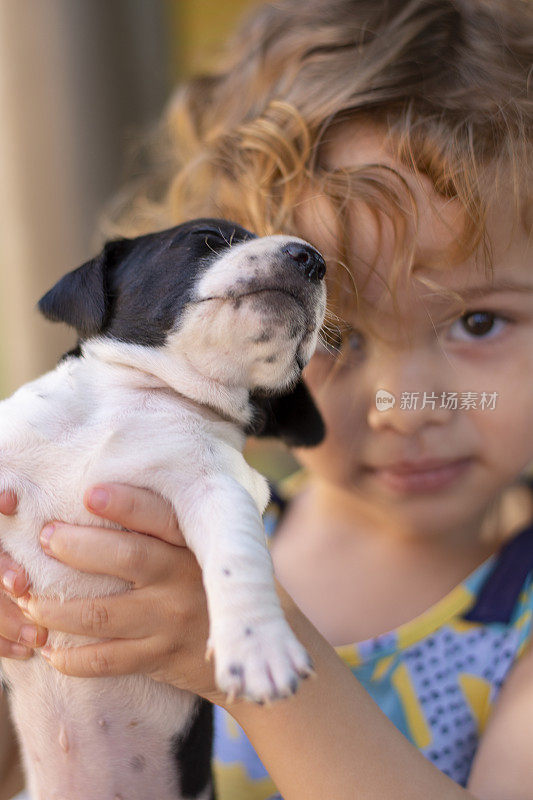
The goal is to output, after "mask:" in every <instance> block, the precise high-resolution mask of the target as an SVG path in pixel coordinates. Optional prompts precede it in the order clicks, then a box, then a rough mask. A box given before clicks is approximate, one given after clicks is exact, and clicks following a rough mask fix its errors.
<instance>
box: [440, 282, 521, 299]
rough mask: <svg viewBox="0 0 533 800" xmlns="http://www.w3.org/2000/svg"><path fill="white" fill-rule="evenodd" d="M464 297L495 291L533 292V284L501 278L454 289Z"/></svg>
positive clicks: (478, 295)
mask: <svg viewBox="0 0 533 800" xmlns="http://www.w3.org/2000/svg"><path fill="white" fill-rule="evenodd" d="M454 291H456V292H457V293H458V294H459V295H461V297H462V298H465V299H466V298H472V297H480V296H482V295H484V294H491V293H493V292H533V286H532V285H530V284H527V283H520V282H519V281H512V280H500V281H495V282H494V283H490V284H484V285H483V286H468V287H465V288H464V289H459V288H457V289H454Z"/></svg>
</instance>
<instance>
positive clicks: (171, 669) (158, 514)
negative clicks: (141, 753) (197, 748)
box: [18, 484, 224, 702]
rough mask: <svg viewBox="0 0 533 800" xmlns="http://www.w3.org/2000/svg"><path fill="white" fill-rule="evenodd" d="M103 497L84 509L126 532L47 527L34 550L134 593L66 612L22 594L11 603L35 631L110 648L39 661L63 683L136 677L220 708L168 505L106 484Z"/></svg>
mask: <svg viewBox="0 0 533 800" xmlns="http://www.w3.org/2000/svg"><path fill="white" fill-rule="evenodd" d="M102 490H104V487H103V486H101V487H98V489H97V490H96V491H94V489H93V490H92V491H89V492H87V493H86V495H85V498H84V501H85V505H86V506H87V508H88V509H89V510H90V511H91V512H93V513H95V514H98V515H99V516H102V517H104V518H106V519H109V520H112V521H113V522H117V523H118V524H120V525H122V526H123V527H124V528H128V530H127V531H120V530H114V529H109V528H98V527H83V526H78V525H67V524H65V523H62V522H54V523H53V532H52V534H51V538H49V539H48V541H47V537H46V533H47V529H49V528H50V526H46V527H45V528H44V529H43V534H42V535H41V543H42V545H43V549H44V550H45V552H47V553H48V554H49V555H51V556H53V557H54V558H57V559H59V560H60V561H62V562H64V563H65V564H69V565H70V566H72V567H75V568H76V569H79V570H82V571H83V572H94V573H98V574H105V575H114V576H118V577H120V578H123V579H124V580H126V581H129V582H131V584H132V588H131V590H128V591H127V592H125V593H123V594H118V595H112V596H108V597H103V598H97V599H91V600H78V599H77V600H68V601H66V602H64V603H61V602H59V601H55V600H50V599H46V598H38V597H35V596H32V595H29V594H26V595H24V597H22V598H19V600H18V602H19V604H20V605H21V606H22V607H23V608H24V609H25V610H26V613H28V614H29V615H30V616H31V618H32V619H34V620H35V621H36V622H38V623H39V624H40V625H44V626H46V627H47V628H50V629H53V630H59V631H65V632H68V633H74V634H80V635H83V636H94V637H97V638H101V639H106V640H110V641H104V642H99V643H97V644H91V645H84V646H80V647H71V648H64V649H58V650H51V649H50V650H48V649H46V650H45V651H44V652H43V655H45V656H46V657H47V658H48V660H49V661H50V663H51V664H52V665H53V666H55V667H56V668H57V669H58V670H60V671H61V672H64V673H65V674H67V675H76V676H81V677H93V676H106V675H107V676H109V675H122V674H127V673H133V672H142V673H145V674H147V675H150V676H151V677H152V678H154V679H155V680H158V681H164V682H165V683H170V684H173V685H175V686H179V687H180V688H182V689H190V690H191V691H193V692H195V693H197V694H201V695H203V696H204V697H207V698H208V699H210V700H212V701H213V702H222V701H223V700H224V698H223V696H222V695H220V693H218V691H217V689H216V687H215V683H214V677H213V668H212V665H211V664H207V663H206V661H205V651H206V642H207V635H208V616H207V605H206V599H205V594H204V589H203V584H202V576H201V572H200V568H199V566H198V564H197V562H196V559H195V557H194V555H193V554H192V553H191V551H190V550H188V549H187V547H186V546H185V542H184V540H183V537H182V535H181V533H180V531H179V528H178V525H177V522H176V518H175V517H174V514H173V512H172V509H171V507H170V505H169V504H168V503H167V502H166V501H165V500H163V499H162V498H161V497H159V496H157V495H155V494H153V493H151V492H149V491H147V490H145V489H137V488H134V487H131V486H123V485H120V484H106V486H105V490H106V491H104V493H102ZM106 494H107V498H106V496H105V495H106ZM98 498H100V501H101V502H100V503H98V502H97V501H98ZM133 530H135V531H139V533H134V532H133ZM145 534H149V535H145Z"/></svg>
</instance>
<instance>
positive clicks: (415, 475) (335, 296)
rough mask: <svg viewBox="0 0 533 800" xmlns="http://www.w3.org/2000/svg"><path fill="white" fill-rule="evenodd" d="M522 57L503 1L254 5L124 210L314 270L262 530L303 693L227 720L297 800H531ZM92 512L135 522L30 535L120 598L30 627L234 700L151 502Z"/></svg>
mask: <svg viewBox="0 0 533 800" xmlns="http://www.w3.org/2000/svg"><path fill="white" fill-rule="evenodd" d="M532 43H533V19H532V7H531V5H530V4H529V3H528V2H521V0H514V1H513V0H509V2H506V0H498V1H497V0H494V2H492V0H464V2H463V0H409V1H408V0H396V2H394V3H392V2H375V0H330V2H328V3H324V2H322V0H285V1H284V2H279V3H275V4H272V5H268V6H264V7H261V8H259V9H258V10H257V11H256V12H255V13H254V14H253V15H252V16H251V17H250V19H249V21H248V23H247V25H245V26H244V27H243V28H242V30H241V32H240V34H239V35H238V36H237V37H236V38H235V40H234V41H233V43H232V47H231V49H230V52H231V56H230V59H229V63H228V64H227V65H226V67H225V69H224V70H223V71H222V72H221V73H220V74H219V75H216V76H212V77H209V78H205V79H198V80H196V81H193V82H192V83H191V84H190V85H189V86H188V87H186V88H184V89H183V90H182V91H181V92H180V93H179V94H178V95H177V96H176V98H175V100H174V102H173V103H172V104H171V106H170V108H169V111H168V115H167V117H166V120H165V123H164V126H163V130H162V132H161V135H160V136H159V138H158V143H161V142H165V144H166V149H165V150H164V151H162V154H161V158H160V163H159V165H154V169H153V172H152V177H153V179H154V185H153V186H150V187H148V189H147V188H146V187H143V188H142V189H141V190H140V191H136V192H135V193H134V194H133V195H132V196H131V195H130V196H129V199H128V202H127V204H126V206H124V207H123V209H122V211H121V213H119V214H118V219H119V222H118V223H117V226H116V228H115V232H116V233H117V232H120V233H121V234H122V235H124V234H125V235H128V234H130V235H134V234H139V233H141V232H145V231H146V230H150V229H156V228H164V227H167V226H169V225H173V224H176V223H178V222H180V221H182V220H183V219H185V218H187V217H194V216H199V215H212V216H221V217H222V216H223V217H226V218H229V219H233V220H235V221H236V222H238V223H240V224H242V225H244V226H246V227H248V228H249V229H251V230H253V231H255V232H256V233H258V234H268V233H277V232H281V231H283V232H285V233H296V234H298V235H300V236H302V237H304V238H306V239H308V240H309V241H311V242H312V243H313V244H314V245H315V246H316V247H317V248H318V249H320V250H321V251H322V252H323V253H324V255H325V256H326V260H327V262H328V278H327V279H328V292H329V298H330V300H329V307H330V312H331V313H330V317H329V319H328V323H327V325H326V327H325V330H324V343H323V345H322V346H321V348H320V350H319V352H317V354H316V355H315V356H314V357H313V359H312V361H311V364H310V365H309V367H308V368H307V370H306V372H305V377H306V380H307V382H308V385H309V386H310V388H311V390H312V392H313V394H314V396H315V398H316V402H317V404H318V405H319V407H320V409H321V411H322V414H323V416H324V418H325V421H326V425H327V431H328V433H327V437H326V440H325V442H324V443H323V444H322V445H320V446H319V447H317V448H314V449H312V450H309V451H305V452H304V451H302V452H300V453H299V454H298V455H299V457H300V459H301V462H302V464H303V466H304V467H305V468H306V475H307V478H306V480H305V482H304V484H303V488H302V489H301V491H300V492H299V493H298V494H296V496H295V497H294V498H293V499H292V502H291V503H290V504H289V506H288V507H287V509H286V510H285V512H284V513H283V515H282V517H281V519H280V521H279V523H278V526H277V530H276V533H275V536H274V538H273V542H272V556H273V561H274V565H275V569H276V574H277V577H278V580H279V581H280V583H281V584H282V585H283V587H284V589H285V590H286V592H287V593H288V594H285V593H284V592H283V590H281V588H280V592H281V595H282V597H283V600H284V608H285V611H286V614H287V616H288V619H289V622H290V623H291V624H292V625H293V627H294V629H295V631H296V633H297V635H298V636H299V637H300V639H301V640H302V641H303V643H304V644H305V645H306V646H307V648H308V650H309V652H310V653H311V654H312V656H313V659H314V662H315V667H316V672H317V678H316V679H315V680H312V681H307V682H305V683H304V685H302V686H301V687H300V689H299V691H298V693H297V694H296V696H295V698H293V699H292V700H290V701H285V702H280V703H277V704H274V705H273V706H272V707H269V708H257V707H255V706H252V705H251V704H248V703H245V702H237V703H235V704H233V705H230V706H229V713H230V714H231V715H232V717H233V718H234V719H235V720H237V721H238V722H240V723H241V725H242V726H243V729H244V730H246V732H247V734H248V736H249V738H250V740H251V742H252V744H253V745H254V747H255V748H256V750H257V752H258V753H259V754H260V756H261V757H262V759H263V761H264V764H265V767H266V768H267V770H268V772H269V773H270V775H271V777H272V778H273V779H274V783H275V784H276V785H277V788H278V790H279V791H280V792H281V793H282V794H283V796H284V798H285V800H304V798H305V800H315V799H316V800H318V798H326V797H327V798H335V800H343V798H353V797H364V798H380V799H384V798H389V797H390V798H403V797H405V798H407V797H409V798H418V797H420V798H424V799H426V798H428V797H432V798H433V797H438V798H440V797H450V798H453V797H457V798H458V800H459V798H463V797H464V798H467V797H478V798H484V800H485V798H487V799H488V798H502V799H503V798H505V799H506V800H514V798H527V797H533V788H531V787H532V786H533V782H532V781H531V778H532V774H531V758H530V752H529V741H530V737H531V732H532V729H533V722H532V719H533V651H532V650H530V649H528V645H529V644H530V640H531V612H532V609H533V587H532V575H533V528H532V527H531V516H532V515H531V503H530V499H529V496H528V495H527V494H526V495H524V493H523V491H522V492H521V491H520V490H519V489H516V490H515V489H514V488H513V487H517V486H518V485H519V482H520V480H522V479H523V476H524V475H525V474H526V469H527V467H528V465H529V464H530V462H531V461H532V459H533V426H532V425H531V408H532V407H533V381H532V380H531V375H532V374H533V294H532V292H533V272H532V269H531V253H530V247H531V246H530V241H529V236H530V231H531V216H530V212H531V205H530V201H531V198H530V196H529V195H528V180H529V177H530V174H531V163H530V157H531V122H532V120H531V100H530V99H528V98H527V80H528V71H529V69H530V63H531V55H532ZM162 179H164V180H163V184H162V185H161V180H162ZM98 497H100V500H102V503H101V504H100V505H97V504H96V501H97V500H98ZM91 498H92V499H91ZM509 498H510V499H511V505H512V513H513V517H512V519H511V518H509V516H508V515H507V514H506V513H505V512H506V508H508V505H507V504H508V502H509ZM8 501H9V502H10V503H11V506H12V507H11V509H9V508H8V507H7V506H8ZM86 502H87V504H88V507H89V508H90V509H91V510H94V511H95V513H99V514H100V515H101V516H103V517H106V518H108V519H112V520H114V521H116V522H119V523H120V524H121V525H123V526H124V527H125V528H127V529H129V530H130V531H138V532H140V533H122V532H120V533H117V532H114V531H110V530H104V529H102V530H99V529H95V528H91V530H90V534H89V535H88V532H87V530H84V529H83V528H77V527H75V526H69V525H65V524H59V523H56V524H55V528H54V531H53V535H52V538H51V539H50V537H48V539H47V540H46V539H45V538H44V537H43V546H45V549H46V550H47V552H49V553H51V554H53V555H54V556H55V557H57V558H60V559H62V560H64V561H65V562H66V563H69V564H71V565H73V566H76V567H78V568H81V569H84V570H87V571H94V572H105V573H109V574H119V575H121V577H126V578H127V579H128V580H132V581H133V583H134V589H133V590H132V592H131V593H129V594H128V595H123V596H116V597H113V598H106V599H105V600H103V601H102V603H101V604H100V609H99V610H100V613H99V614H97V615H96V616H95V614H94V613H92V611H94V609H92V610H91V608H89V609H88V608H87V606H86V604H85V602H84V601H71V602H69V603H67V604H65V605H64V606H61V605H59V604H56V603H53V602H51V601H46V602H45V601H42V600H41V601H40V600H38V599H36V598H28V596H25V598H26V599H25V600H24V598H23V600H22V607H23V608H24V607H25V608H26V612H27V613H28V614H29V615H30V616H31V618H32V619H33V620H35V621H36V622H37V623H39V625H40V626H46V627H54V628H58V629H61V630H69V631H72V632H75V633H88V634H89V635H91V634H95V635H97V636H102V637H109V638H110V639H111V640H112V641H110V642H106V643H103V644H100V645H96V646H88V647H83V648H78V649H77V650H76V651H73V650H71V651H63V652H46V651H45V655H46V656H47V657H48V658H49V659H50V661H51V663H53V664H54V665H55V666H56V667H58V668H59V669H61V670H62V671H64V672H66V673H68V674H73V675H87V674H89V675H91V674H94V675H104V674H109V673H113V674H118V673H123V672H132V671H145V672H147V673H149V674H151V675H153V677H154V678H156V679H157V680H165V681H168V682H171V683H174V684H175V685H179V686H181V687H183V688H189V689H191V690H193V691H196V692H198V693H200V694H203V695H204V696H206V697H208V698H209V699H211V700H213V701H214V702H216V703H219V704H220V705H221V706H223V705H224V702H225V699H224V698H222V697H220V695H219V694H217V692H216V689H215V687H214V686H213V681H212V674H211V669H210V667H207V666H205V665H204V664H203V660H202V659H203V651H204V647H205V639H206V624H207V623H206V615H205V601H204V597H203V592H202V587H201V580H200V576H199V574H198V569H197V567H196V565H195V563H194V560H193V559H192V558H191V556H190V553H189V552H188V551H187V550H186V549H185V548H184V547H176V546H174V545H180V544H181V545H182V544H183V540H182V539H181V538H180V534H179V531H178V529H177V525H176V521H175V520H174V519H173V517H172V515H171V514H170V511H169V509H168V508H167V507H166V505H165V504H164V503H162V502H161V501H160V499H158V498H156V497H154V496H152V495H149V494H148V493H147V492H145V491H143V490H141V489H133V488H131V487H120V486H111V487H107V494H105V493H104V494H103V493H102V490H100V491H99V492H96V493H94V496H93V495H91V496H90V497H89V496H88V497H87V499H86ZM14 503H15V499H14V498H8V497H4V505H3V509H4V511H6V512H7V511H9V510H11V511H12V510H13V506H14ZM528 525H529V527H528ZM147 533H148V534H151V536H149V537H147V536H142V535H141V534H147ZM505 540H508V541H507V542H505ZM169 543H170V544H169ZM3 563H4V567H7V566H9V568H10V570H11V575H9V574H8V578H7V586H8V588H9V589H10V590H11V591H12V594H13V595H15V596H17V595H20V594H21V593H22V592H23V591H24V586H23V583H24V576H23V575H22V574H20V572H17V570H16V565H12V564H8V562H7V560H6V561H5V562H3ZM13 570H14V571H13ZM176 574H179V575H180V581H179V582H177V581H176V580H175V575H176ZM176 584H177V585H176ZM291 598H292V599H291ZM10 613H12V614H13V615H14V613H15V612H10ZM5 619H6V620H7V619H9V620H10V623H9V625H8V624H7V623H5V624H4V627H3V629H2V631H1V632H2V633H3V635H4V637H5V639H6V640H16V639H17V635H16V631H18V628H17V625H18V624H19V623H18V622H17V620H19V617H15V616H9V617H8V615H6V616H5ZM45 636H46V632H45V630H43V628H33V629H32V631H31V636H30V641H31V642H32V644H36V645H40V644H42V643H43V641H44V638H45ZM32 637H33V638H32ZM328 642H329V643H330V645H334V646H336V647H337V648H338V649H337V654H336V653H335V651H334V650H333V649H332V648H331V647H330V646H329V645H328ZM354 642H357V644H353V643H354ZM3 646H4V645H3ZM7 646H8V645H7V644H5V647H6V648H7ZM3 652H5V650H4V651H3ZM343 662H344V663H343ZM346 665H347V666H348V667H349V668H350V669H349V670H348V669H346ZM354 676H355V677H354ZM362 687H364V689H363V688H362ZM365 689H366V691H364V690H365ZM371 698H372V699H371ZM374 701H375V702H374ZM378 706H379V707H380V708H381V710H380V708H378ZM387 717H388V719H387ZM389 720H390V721H389ZM391 721H392V722H391ZM392 723H394V724H392ZM402 734H403V735H402ZM215 749H216V752H215V755H216V764H217V776H218V780H219V795H218V796H219V798H220V800H226V798H227V800H241V798H242V800H249V799H251V798H257V799H258V800H261V799H262V798H266V797H268V796H269V795H270V794H271V793H272V792H273V791H275V789H274V783H272V781H271V780H270V778H269V777H268V775H267V772H266V771H265V769H264V768H263V767H262V765H261V763H260V762H259V761H258V759H257V756H256V755H255V754H254V752H253V751H252V750H251V746H250V744H249V742H248V740H247V739H246V737H245V734H244V733H243V730H242V729H241V728H239V727H238V726H236V725H235V723H234V722H233V720H232V719H231V717H229V716H228V715H227V712H226V711H223V710H222V709H217V715H216V737H215ZM447 776H448V777H447ZM461 787H467V788H466V789H465V788H461Z"/></svg>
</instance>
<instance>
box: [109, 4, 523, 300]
mask: <svg viewBox="0 0 533 800" xmlns="http://www.w3.org/2000/svg"><path fill="white" fill-rule="evenodd" d="M532 51H533V4H532V3H531V2H530V1H529V0H382V1H381V2H377V1H376V0H329V2H327V3H325V2H323V0H282V1H281V2H273V3H268V4H262V5H261V6H259V7H258V8H256V9H254V10H253V11H252V13H251V14H250V15H249V16H248V17H247V18H246V19H245V20H244V22H243V23H242V25H241V26H240V28H239V30H238V31H237V32H236V34H235V35H234V37H233V38H232V39H231V40H230V41H229V43H228V47H227V54H226V57H225V61H224V63H222V64H221V65H220V67H219V69H218V70H217V71H216V72H215V73H213V74H210V75H205V76H200V77H196V78H194V79H193V80H191V81H190V82H188V83H187V84H186V85H183V86H181V87H179V88H178V90H177V91H176V93H175V95H174V96H173V97H172V99H171V101H170V103H169V105H168V108H167V110H166V112H165V114H164V116H163V119H162V120H161V122H160V124H159V125H158V126H157V128H156V130H154V131H153V133H152V135H151V136H150V137H148V139H147V141H146V142H145V144H144V147H143V149H142V155H143V157H144V156H146V155H148V162H147V163H148V166H147V167H146V168H145V169H144V170H143V171H142V173H141V175H140V176H138V178H137V179H136V180H135V181H132V182H131V183H130V184H129V185H128V186H127V187H126V188H125V189H124V191H123V192H122V193H121V194H120V196H119V197H117V199H116V201H115V204H114V206H113V208H112V210H111V213H110V214H109V215H108V219H107V224H106V228H105V229H106V233H107V234H108V235H109V234H113V235H117V234H120V235H123V236H124V235H126V236H128V235H138V234H140V233H144V232H147V231H148V230H155V229H161V228H165V227H169V226H172V225H175V224H178V223H180V222H181V221H183V220H185V219H187V218H193V217H196V216H215V217H225V218H228V219H231V220H233V221H235V222H237V223H239V224H241V225H243V226H245V227H247V228H249V229H251V230H253V231H254V232H255V233H257V234H259V235H265V234H270V233H278V232H284V233H294V234H297V233H298V225H297V219H296V212H297V208H298V203H299V202H300V200H301V198H302V196H303V193H304V192H305V191H309V190H311V192H312V193H313V195H315V196H316V195H317V194H318V195H321V196H324V197H326V198H328V200H329V202H330V203H331V204H332V206H333V208H334V210H335V218H336V220H337V226H338V231H337V238H338V258H337V262H338V265H339V267H341V268H343V269H344V275H346V274H349V276H350V280H352V281H353V277H354V276H353V269H352V268H351V266H350V264H349V258H348V252H349V250H348V243H347V241H346V231H347V230H348V225H347V214H348V209H349V203H350V200H352V199H356V200H358V201H361V202H364V203H365V204H366V205H367V206H368V208H369V209H370V210H371V211H372V213H373V215H374V217H375V219H376V221H377V222H378V224H379V220H381V219H382V218H383V215H385V216H386V218H387V219H389V220H390V221H391V222H392V224H393V226H394V232H395V242H396V244H395V253H394V259H393V265H392V272H391V274H392V276H393V282H394V275H397V274H398V273H399V270H400V269H402V268H403V269H405V268H406V267H407V269H412V268H413V257H412V256H413V237H410V236H408V235H407V233H408V231H409V230H410V229H411V228H412V225H410V224H409V219H411V222H412V218H413V215H414V216H415V217H416V208H415V205H414V201H413V197H412V194H411V193H410V192H409V189H408V186H407V184H406V182H405V180H404V179H402V177H401V176H400V174H399V172H395V171H394V170H393V169H391V168H390V167H385V166H384V165H381V164H367V165H362V166H357V167H354V168H353V169H342V170H339V169H338V170H331V169H328V168H327V167H326V166H325V164H324V159H323V157H322V154H323V146H324V143H325V142H326V141H327V139H328V136H329V135H330V134H331V131H332V130H334V128H335V127H336V126H338V125H339V124H344V123H347V122H357V121H358V120H371V121H372V123H373V124H376V125H379V126H380V127H381V128H382V129H383V130H384V131H385V132H386V135H387V141H388V143H389V146H390V147H392V148H393V152H394V154H395V156H396V158H397V159H398V160H399V162H400V163H401V164H403V165H407V166H408V167H409V168H410V169H412V170H413V172H418V173H420V174H423V175H425V176H427V177H428V178H429V179H430V180H431V183H432V185H433V187H434V189H435V191H436V192H437V193H438V194H440V195H441V196H443V197H445V198H457V199H458V200H459V201H460V202H461V204H462V206H463V207H464V209H465V212H466V213H465V226H464V230H463V231H461V232H458V236H457V252H458V254H462V255H463V257H464V256H465V254H467V253H472V252H474V251H476V252H478V251H482V252H483V253H484V255H485V263H489V262H490V244H489V243H488V242H487V237H486V234H485V220H486V217H487V212H488V208H489V205H490V202H491V199H492V198H493V197H494V195H495V192H497V191H498V188H501V189H502V190H503V189H505V192H510V196H512V198H513V202H514V211H515V214H514V217H515V219H516V222H517V224H526V225H530V220H529V219H528V214H529V212H530V209H531V202H530V201H531V196H530V194H529V192H530V189H529V187H530V185H531V181H530V176H531V139H532V137H531V132H532V113H531V111H532V100H531V96H530V95H529V93H528V78H529V75H530V71H531V54H532ZM506 196H507V195H506ZM332 267H333V268H332ZM341 271H342V270H340V269H335V265H331V264H330V268H329V287H328V288H329V291H330V297H332V294H331V287H332V286H334V287H335V286H336V287H337V290H338V291H337V294H339V295H340V293H341V291H342V292H344V289H345V282H344V283H343V281H342V280H340V279H339V274H340V272H341ZM339 287H340V288H339ZM334 294H335V291H334V292H333V295H334ZM344 294H346V293H345V292H344ZM333 300H334V302H335V297H333ZM337 300H338V308H339V309H340V307H341V306H342V302H341V300H340V297H337Z"/></svg>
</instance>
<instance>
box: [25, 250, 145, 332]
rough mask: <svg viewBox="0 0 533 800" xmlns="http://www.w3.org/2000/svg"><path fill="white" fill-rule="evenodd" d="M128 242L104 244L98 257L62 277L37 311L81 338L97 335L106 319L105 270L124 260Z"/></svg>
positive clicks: (46, 295)
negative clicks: (75, 331)
mask: <svg viewBox="0 0 533 800" xmlns="http://www.w3.org/2000/svg"><path fill="white" fill-rule="evenodd" d="M131 246H132V240H131V239H118V240H116V241H114V242H107V244H106V245H105V247H104V249H103V250H102V252H101V253H100V255H98V256H96V257H95V258H93V259H91V261H87V262H86V263H85V264H82V265H81V267H78V268H77V269H75V270H72V272H68V273H67V274H66V275H64V276H63V277H62V278H61V279H60V280H59V281H58V282H57V283H56V284H55V286H52V288H51V289H50V290H49V291H48V292H47V293H46V294H45V295H44V296H43V297H41V299H40V300H39V302H38V304H37V307H38V309H39V311H40V312H41V313H42V314H44V316H45V317H46V318H47V319H50V320H52V322H66V323H67V325H72V327H73V328H76V330H77V331H78V335H79V336H80V337H81V338H86V337H88V336H94V335H95V334H97V333H99V332H100V331H101V330H102V328H103V327H104V324H105V322H106V320H107V318H108V316H109V309H110V296H109V287H108V276H109V270H110V269H111V268H112V267H114V266H115V265H116V264H117V263H118V262H119V261H120V260H121V259H122V258H124V257H125V256H126V255H127V253H128V252H129V250H130V249H131Z"/></svg>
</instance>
